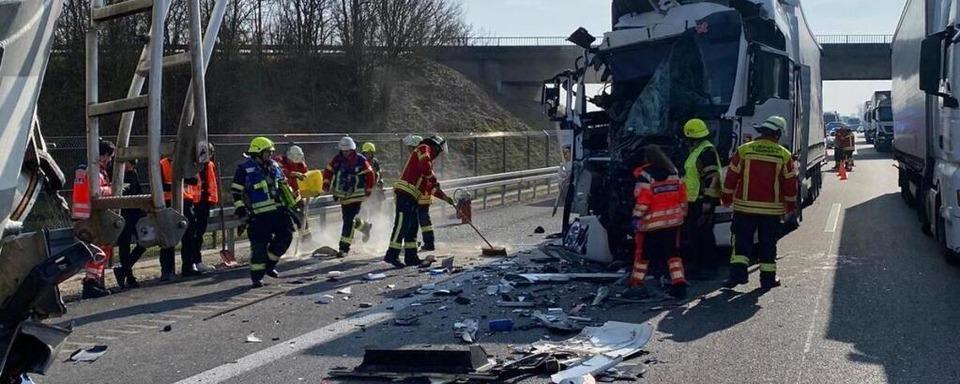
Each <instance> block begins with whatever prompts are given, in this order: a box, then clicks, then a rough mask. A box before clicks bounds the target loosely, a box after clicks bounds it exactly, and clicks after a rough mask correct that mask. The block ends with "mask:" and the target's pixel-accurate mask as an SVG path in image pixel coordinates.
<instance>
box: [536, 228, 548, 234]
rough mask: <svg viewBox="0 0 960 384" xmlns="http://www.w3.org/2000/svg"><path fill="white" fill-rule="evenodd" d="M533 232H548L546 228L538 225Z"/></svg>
mask: <svg viewBox="0 0 960 384" xmlns="http://www.w3.org/2000/svg"><path fill="white" fill-rule="evenodd" d="M533 233H535V234H538V235H542V234H544V233H547V230H546V229H544V228H543V227H536V228H534V229H533Z"/></svg>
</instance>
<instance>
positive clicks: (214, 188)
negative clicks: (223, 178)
mask: <svg viewBox="0 0 960 384" xmlns="http://www.w3.org/2000/svg"><path fill="white" fill-rule="evenodd" d="M197 180H198V182H197V184H196V185H184V194H183V196H184V199H186V198H187V196H191V197H192V198H193V200H191V201H193V202H194V203H200V202H201V200H202V199H203V192H204V191H206V192H207V195H208V197H207V202H208V203H210V204H217V203H219V202H220V186H219V180H218V175H217V166H216V165H214V164H213V162H212V161H208V162H207V164H206V165H205V166H204V169H202V170H201V171H200V175H199V177H198V178H197Z"/></svg>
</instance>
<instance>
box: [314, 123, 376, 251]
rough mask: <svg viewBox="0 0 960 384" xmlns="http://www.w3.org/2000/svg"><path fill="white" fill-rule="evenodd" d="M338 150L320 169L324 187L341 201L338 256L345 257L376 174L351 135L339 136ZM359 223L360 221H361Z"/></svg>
mask: <svg viewBox="0 0 960 384" xmlns="http://www.w3.org/2000/svg"><path fill="white" fill-rule="evenodd" d="M337 147H338V148H339V149H340V153H338V154H337V155H336V156H334V157H333V159H332V160H330V164H328V165H327V168H326V169H324V170H323V189H324V191H328V192H331V193H333V198H334V199H336V200H337V202H339V203H340V208H341V216H342V217H343V226H342V228H341V231H340V250H339V252H337V257H338V258H344V257H347V255H348V254H349V253H350V246H351V245H352V244H353V234H354V232H355V230H356V224H355V219H357V215H358V214H359V213H360V207H361V205H362V204H363V200H365V199H366V198H367V197H369V196H370V194H371V193H373V186H374V185H375V184H376V176H375V174H374V172H373V168H372V167H371V166H370V162H369V161H367V158H366V157H364V156H363V155H362V154H360V153H358V152H357V143H356V142H355V141H353V139H352V138H351V137H350V136H346V137H344V138H342V139H340V143H339V144H338V145H337ZM361 226H362V223H361Z"/></svg>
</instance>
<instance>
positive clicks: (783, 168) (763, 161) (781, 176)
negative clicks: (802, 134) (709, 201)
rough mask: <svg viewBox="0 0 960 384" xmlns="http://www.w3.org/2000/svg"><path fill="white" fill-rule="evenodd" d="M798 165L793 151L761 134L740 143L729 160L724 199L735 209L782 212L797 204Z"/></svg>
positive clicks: (747, 211)
mask: <svg viewBox="0 0 960 384" xmlns="http://www.w3.org/2000/svg"><path fill="white" fill-rule="evenodd" d="M797 175H798V172H797V166H796V162H795V161H794V160H793V155H792V154H791V153H790V151H789V150H788V149H786V148H784V147H783V146H781V145H780V144H777V143H776V142H775V141H774V139H772V138H768V137H762V136H761V137H760V138H758V139H757V140H754V141H751V142H749V143H747V144H744V145H741V146H740V148H738V149H737V153H736V154H734V156H733V158H732V159H731V160H730V167H729V168H728V169H727V177H726V179H725V180H724V183H723V202H724V204H727V205H729V204H730V203H731V202H732V203H733V210H734V211H735V212H741V213H750V214H756V215H772V216H780V215H783V214H786V213H789V212H792V211H793V210H794V208H795V207H796V204H797Z"/></svg>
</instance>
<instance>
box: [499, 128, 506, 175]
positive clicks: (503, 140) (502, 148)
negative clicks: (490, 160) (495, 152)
mask: <svg viewBox="0 0 960 384" xmlns="http://www.w3.org/2000/svg"><path fill="white" fill-rule="evenodd" d="M500 160H501V162H502V163H503V173H507V137H506V136H503V137H501V138H500Z"/></svg>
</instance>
